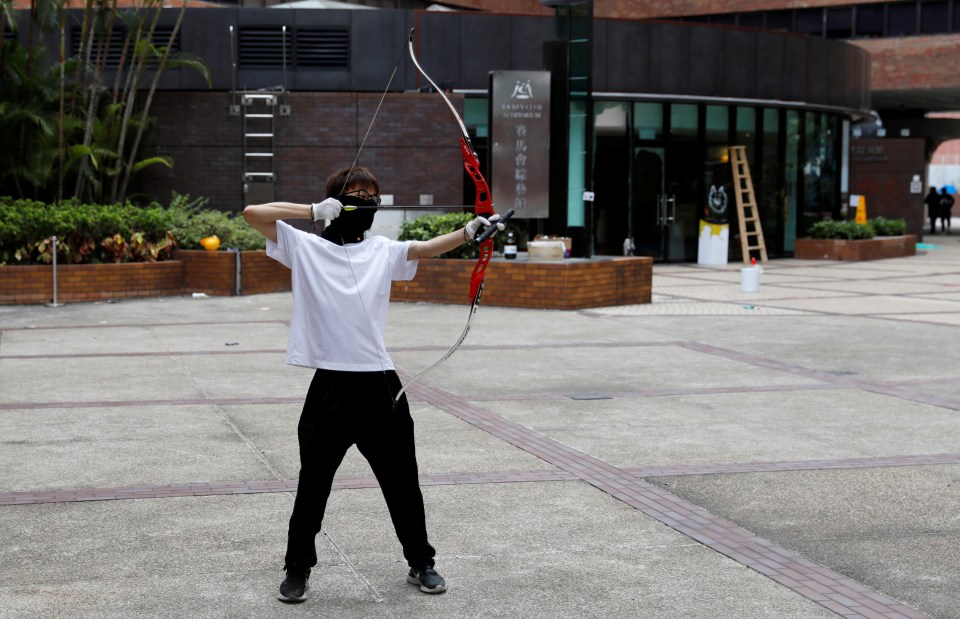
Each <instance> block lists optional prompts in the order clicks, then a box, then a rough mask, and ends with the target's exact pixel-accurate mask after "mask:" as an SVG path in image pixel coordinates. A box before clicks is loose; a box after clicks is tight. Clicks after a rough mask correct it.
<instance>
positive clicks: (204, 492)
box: [0, 469, 578, 505]
mask: <svg viewBox="0 0 960 619" xmlns="http://www.w3.org/2000/svg"><path fill="white" fill-rule="evenodd" d="M576 479H578V478H577V476H576V475H573V474H571V473H568V472H566V471H560V470H556V469H552V470H551V469H546V470H536V471H493V472H489V473H435V474H432V475H420V485H421V486H453V485H464V484H496V483H516V482H539V481H573V480H576ZM377 487H379V484H378V483H377V480H376V478H375V477H365V476H353V477H337V478H335V479H334V480H333V489H334V490H357V489H361V488H377ZM296 489H297V480H296V479H274V480H264V481H237V482H221V483H216V482H201V483H194V484H177V485H172V486H136V487H126V488H75V489H64V490H39V491H21V492H0V505H35V504H37V503H77V502H80V501H110V500H118V499H156V498H161V497H164V498H166V497H185V496H217V495H224V494H263V493H271V492H294V491H295V490H296Z"/></svg>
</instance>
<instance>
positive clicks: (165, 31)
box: [70, 26, 180, 69]
mask: <svg viewBox="0 0 960 619" xmlns="http://www.w3.org/2000/svg"><path fill="white" fill-rule="evenodd" d="M172 33H173V26H157V27H156V28H154V30H153V44H154V45H156V46H157V47H160V46H163V45H166V44H167V41H169V40H170V35H171V34H172ZM82 34H83V32H82V30H81V28H73V29H72V30H71V31H70V51H71V54H72V55H77V54H79V53H80V37H81V35H82ZM126 36H127V30H126V28H125V27H122V26H114V28H113V32H112V33H111V34H110V43H109V45H107V50H106V51H107V64H106V66H107V67H109V68H114V69H115V68H117V67H118V66H120V57H121V55H122V54H123V41H124V39H125V38H126ZM104 38H105V37H100V38H99V39H97V38H95V39H94V41H93V50H92V51H91V55H90V62H96V61H97V54H99V53H101V52H100V48H101V45H102V44H103V39H104ZM179 51H180V33H179V32H178V33H177V38H175V39H174V40H173V46H172V47H171V49H170V52H171V53H173V54H175V53H177V52H179ZM131 54H133V41H130V44H129V45H128V47H127V60H126V62H125V64H126V65H127V66H129V65H130V55H131ZM148 64H149V63H148Z"/></svg>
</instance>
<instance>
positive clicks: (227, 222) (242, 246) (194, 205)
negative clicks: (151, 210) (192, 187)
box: [167, 193, 267, 251]
mask: <svg viewBox="0 0 960 619" xmlns="http://www.w3.org/2000/svg"><path fill="white" fill-rule="evenodd" d="M206 203H207V199H206V198H196V199H193V200H191V199H190V196H186V195H180V194H176V193H174V194H173V199H172V200H171V201H170V206H169V207H168V208H167V211H168V212H169V213H170V216H171V218H172V225H171V228H170V229H171V231H172V232H173V235H174V237H176V239H177V243H178V244H179V246H180V249H201V247H200V239H202V238H204V237H208V236H214V235H216V236H218V237H220V247H222V248H224V249H226V248H231V249H239V250H242V251H247V250H254V249H264V248H265V247H266V246H267V241H266V237H264V236H263V235H262V234H261V233H260V232H258V231H257V230H256V229H255V228H253V227H252V226H250V225H249V224H248V223H247V222H246V221H244V219H243V216H242V215H240V214H239V213H236V214H235V213H225V212H223V211H215V210H207V209H204V208H203V206H204V205H206Z"/></svg>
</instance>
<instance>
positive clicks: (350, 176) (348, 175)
mask: <svg viewBox="0 0 960 619" xmlns="http://www.w3.org/2000/svg"><path fill="white" fill-rule="evenodd" d="M347 183H349V185H348V184H347ZM367 187H369V188H371V189H373V192H374V193H375V194H377V195H380V183H378V182H377V177H376V176H374V175H373V172H371V171H370V170H368V169H367V168H365V167H363V166H357V167H355V168H340V169H339V170H337V171H336V172H334V173H333V174H331V175H330V177H329V178H327V197H328V198H329V197H332V196H339V195H340V194H342V193H343V192H345V191H349V190H351V189H360V188H367Z"/></svg>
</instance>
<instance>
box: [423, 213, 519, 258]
mask: <svg viewBox="0 0 960 619" xmlns="http://www.w3.org/2000/svg"><path fill="white" fill-rule="evenodd" d="M499 218H500V216H499V215H494V216H493V217H491V218H490V219H489V220H487V219H485V218H483V217H477V218H476V219H474V220H473V221H471V222H470V223H468V224H467V225H466V227H464V228H460V229H459V230H454V231H453V232H448V233H447V234H441V235H440V236H435V237H433V238H432V239H430V240H429V241H411V243H410V247H409V248H408V249H407V260H419V259H421V258H435V257H437V256H439V255H440V254H443V253H446V252H448V251H450V250H451V249H455V248H457V247H459V246H460V245H461V244H463V243H466V242H467V241H472V240H473V237H475V236H476V234H477V231H478V230H479V229H480V226H484V227H486V226H489V225H491V224H496V225H497V228H499V229H500V230H503V229H504V227H505V226H504V225H503V224H500V223H497V220H498V219H499Z"/></svg>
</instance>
